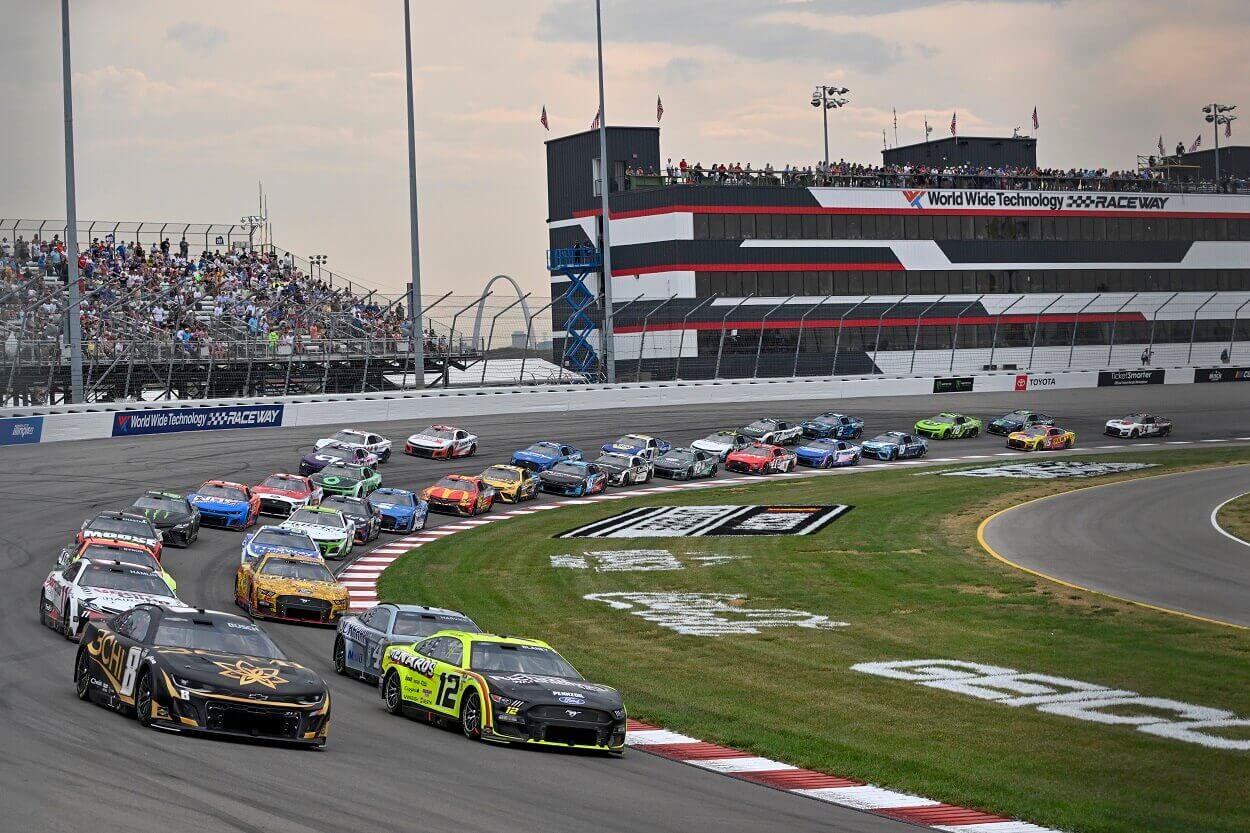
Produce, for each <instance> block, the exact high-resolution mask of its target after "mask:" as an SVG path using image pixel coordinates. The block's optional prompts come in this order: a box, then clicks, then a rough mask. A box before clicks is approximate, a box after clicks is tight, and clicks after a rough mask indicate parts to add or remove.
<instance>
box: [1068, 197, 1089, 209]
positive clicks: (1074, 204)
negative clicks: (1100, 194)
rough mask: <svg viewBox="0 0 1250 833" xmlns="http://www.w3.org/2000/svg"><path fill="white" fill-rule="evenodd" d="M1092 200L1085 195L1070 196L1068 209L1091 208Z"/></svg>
mask: <svg viewBox="0 0 1250 833" xmlns="http://www.w3.org/2000/svg"><path fill="white" fill-rule="evenodd" d="M1093 207H1094V198H1093V197H1090V196H1087V195H1085V194H1072V195H1069V197H1068V208H1093Z"/></svg>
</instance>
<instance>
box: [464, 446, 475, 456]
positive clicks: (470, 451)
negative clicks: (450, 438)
mask: <svg viewBox="0 0 1250 833" xmlns="http://www.w3.org/2000/svg"><path fill="white" fill-rule="evenodd" d="M476 453H477V443H473V444H472V445H470V446H469V450H468V451H466V452H465V453H464V456H465V457H472V456H473V455H474V454H476Z"/></svg>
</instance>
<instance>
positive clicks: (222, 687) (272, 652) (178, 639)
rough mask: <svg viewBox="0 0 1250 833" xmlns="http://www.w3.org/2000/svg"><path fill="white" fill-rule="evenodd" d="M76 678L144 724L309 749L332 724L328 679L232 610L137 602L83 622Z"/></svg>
mask: <svg viewBox="0 0 1250 833" xmlns="http://www.w3.org/2000/svg"><path fill="white" fill-rule="evenodd" d="M74 685H75V690H76V691H77V693H78V699H80V700H91V701H94V702H96V703H99V704H100V705H103V706H106V707H108V708H110V709H115V710H117V711H120V712H123V713H128V714H133V715H135V717H137V718H138V720H139V722H140V723H141V724H143V725H144V726H159V727H161V728H163V729H173V730H176V731H183V732H198V733H205V734H213V735H228V736H234V737H246V738H260V739H263V740H276V741H282V742H287V743H293V744H300V745H305V746H323V745H324V744H325V742H326V735H327V733H328V732H329V730H330V692H329V690H328V689H327V688H326V684H325V682H324V681H323V680H322V679H321V678H320V677H319V676H317V675H316V674H314V673H313V672H312V671H310V670H308V669H307V668H305V667H304V666H302V665H298V664H297V663H294V662H290V661H289V660H287V659H286V658H285V657H284V656H283V654H282V651H281V650H280V649H279V648H278V646H277V645H275V644H274V643H273V641H272V640H270V639H269V637H268V636H267V635H266V634H265V632H264V631H262V630H261V629H260V627H259V626H257V625H256V624H255V623H253V622H251V621H249V620H248V619H246V618H244V617H242V616H235V615H233V614H230V613H220V612H217V611H211V610H203V609H199V608H189V607H175V606H172V605H154V604H142V605H138V606H137V607H134V608H132V609H131V610H128V611H126V612H125V613H121V614H118V615H117V616H115V617H113V618H112V619H109V620H108V621H107V622H99V621H92V622H89V623H88V624H87V627H86V630H85V631H84V632H83V638H82V644H81V646H80V647H79V649H78V654H77V657H76V658H75V660H74Z"/></svg>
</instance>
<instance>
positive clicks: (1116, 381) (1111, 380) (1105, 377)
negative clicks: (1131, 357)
mask: <svg viewBox="0 0 1250 833" xmlns="http://www.w3.org/2000/svg"><path fill="white" fill-rule="evenodd" d="M1163 376H1164V371H1163V368H1161V367H1150V368H1143V369H1142V370H1100V371H1098V387H1100V388H1119V387H1124V386H1125V385H1162V384H1163Z"/></svg>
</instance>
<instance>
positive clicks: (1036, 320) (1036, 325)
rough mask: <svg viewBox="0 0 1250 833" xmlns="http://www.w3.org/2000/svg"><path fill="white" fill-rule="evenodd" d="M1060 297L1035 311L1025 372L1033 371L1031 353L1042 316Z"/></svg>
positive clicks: (1034, 348)
mask: <svg viewBox="0 0 1250 833" xmlns="http://www.w3.org/2000/svg"><path fill="white" fill-rule="evenodd" d="M1062 297H1063V296H1062V295H1056V296H1055V297H1054V298H1052V299H1051V302H1050V303H1049V304H1047V305H1046V306H1044V307H1042V308H1041V309H1040V310H1038V311H1037V317H1036V318H1034V319H1033V340H1032V341H1031V342H1030V343H1029V365H1028V367H1026V368H1025V370H1032V369H1033V351H1034V350H1036V349H1037V331H1038V330H1040V329H1041V327H1042V316H1043V315H1045V314H1046V311H1047V310H1049V309H1050V308H1051V307H1053V306H1054V305H1055V304H1057V303H1059V299H1060V298H1062Z"/></svg>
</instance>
